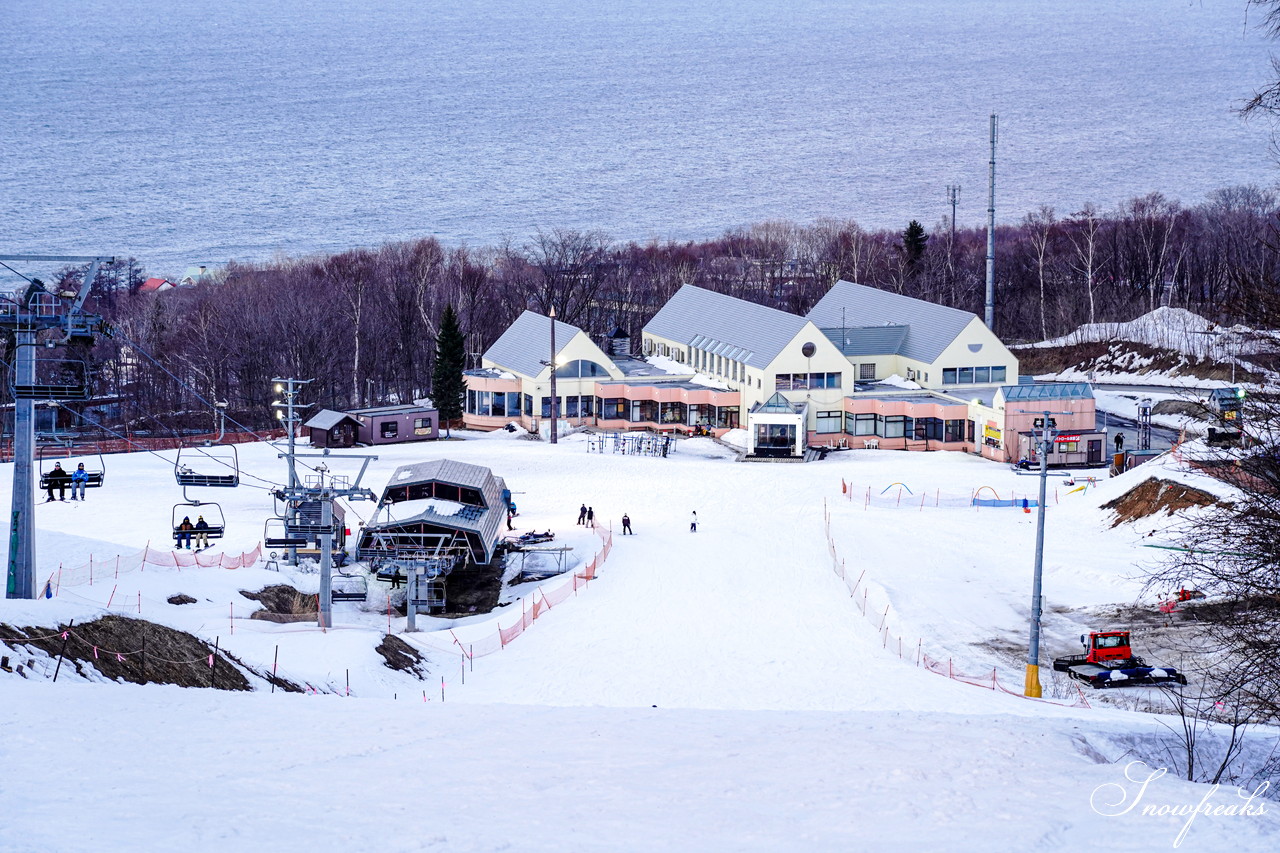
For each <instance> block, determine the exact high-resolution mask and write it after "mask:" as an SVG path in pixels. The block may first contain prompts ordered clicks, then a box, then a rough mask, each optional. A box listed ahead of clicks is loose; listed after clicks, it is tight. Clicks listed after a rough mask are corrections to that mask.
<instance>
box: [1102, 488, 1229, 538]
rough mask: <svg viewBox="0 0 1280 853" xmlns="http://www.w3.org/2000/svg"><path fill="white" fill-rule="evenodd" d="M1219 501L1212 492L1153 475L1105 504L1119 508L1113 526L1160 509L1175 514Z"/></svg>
mask: <svg viewBox="0 0 1280 853" xmlns="http://www.w3.org/2000/svg"><path fill="white" fill-rule="evenodd" d="M1218 503H1219V501H1218V499H1217V498H1216V497H1215V496H1213V495H1211V494H1209V493H1208V492H1203V491H1201V490H1200V489H1193V488H1192V487H1190V486H1184V485H1183V484H1181V483H1175V482H1173V481H1171V480H1161V479H1159V478H1158V477H1153V478H1151V479H1149V480H1144V481H1142V482H1141V483H1139V484H1138V485H1136V486H1134V487H1133V488H1132V489H1130V490H1129V491H1127V492H1125V493H1124V494H1123V495H1121V496H1120V497H1118V498H1116V499H1115V500H1113V501H1109V502H1108V503H1105V504H1103V505H1102V506H1103V509H1110V510H1114V511H1115V514H1116V519H1115V521H1113V522H1111V526H1112V527H1115V526H1117V525H1119V524H1121V523H1123V522H1126V521H1136V520H1137V519H1139V518H1146V517H1148V516H1151V515H1155V514H1156V513H1159V512H1163V513H1165V514H1166V515H1173V514H1174V513H1175V512H1177V511H1178V510H1182V509H1188V508H1190V507H1195V506H1214V505H1216V504H1218Z"/></svg>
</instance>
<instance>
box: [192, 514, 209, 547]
mask: <svg viewBox="0 0 1280 853" xmlns="http://www.w3.org/2000/svg"><path fill="white" fill-rule="evenodd" d="M195 531H196V548H197V549H200V550H203V549H204V548H208V547H209V522H207V521H205V520H204V516H203V515H202V516H200V517H199V518H197V519H196V527H195Z"/></svg>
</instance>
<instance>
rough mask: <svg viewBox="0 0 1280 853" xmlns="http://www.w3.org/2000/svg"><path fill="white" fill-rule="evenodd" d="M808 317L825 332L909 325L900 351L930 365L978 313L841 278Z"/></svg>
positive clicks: (908, 356)
mask: <svg viewBox="0 0 1280 853" xmlns="http://www.w3.org/2000/svg"><path fill="white" fill-rule="evenodd" d="M807 316H808V319H810V320H812V321H813V323H814V325H816V326H817V327H818V328H819V329H822V330H823V331H824V332H826V331H827V330H830V329H835V330H837V332H838V330H839V329H841V328H846V329H853V328H855V327H866V326H908V327H909V329H908V331H907V335H906V338H905V339H904V340H903V341H902V344H901V348H900V349H899V350H898V352H899V354H900V355H902V356H904V357H906V358H910V359H915V360H916V361H922V362H925V363H926V364H927V363H932V362H933V361H936V360H937V358H938V356H940V355H942V351H943V350H945V349H946V348H947V347H948V346H950V345H951V342H952V341H954V340H955V339H956V338H957V337H959V336H960V333H961V332H963V331H964V330H965V327H967V326H968V325H969V324H970V323H971V322H973V321H974V320H975V319H977V316H978V315H976V314H972V313H970V312H968V311H961V310H960V309H958V308H948V307H946V306H945V305H938V304H936V303H933V302H926V301H925V300H923V299H913V298H912V297H910V296H902V295H900V294H897V293H890V292H889V291H887V290H880V289H878V288H875V287H867V286H866V285H863V284H854V283H853V282H851V281H837V282H836V283H835V284H834V285H832V287H831V289H830V290H829V291H827V295H826V296H824V297H822V298H821V299H819V300H818V304H817V305H814V306H813V309H812V310H810V311H809V314H808V315H807ZM828 337H830V335H828Z"/></svg>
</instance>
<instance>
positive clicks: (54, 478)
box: [44, 462, 71, 501]
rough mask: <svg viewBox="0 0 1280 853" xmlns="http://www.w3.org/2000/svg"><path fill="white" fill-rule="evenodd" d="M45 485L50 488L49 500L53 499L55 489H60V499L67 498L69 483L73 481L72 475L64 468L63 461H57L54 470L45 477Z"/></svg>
mask: <svg viewBox="0 0 1280 853" xmlns="http://www.w3.org/2000/svg"><path fill="white" fill-rule="evenodd" d="M44 481H45V485H46V486H47V487H48V490H49V500H53V490H54V489H57V490H58V500H60V501H65V500H66V499H67V483H69V482H71V475H70V474H68V473H67V472H66V471H63V470H62V463H61V462H55V463H54V465H53V470H52V471H50V472H49V473H48V474H47V475H45V478H44Z"/></svg>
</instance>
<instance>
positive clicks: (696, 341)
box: [644, 284, 807, 368]
mask: <svg viewBox="0 0 1280 853" xmlns="http://www.w3.org/2000/svg"><path fill="white" fill-rule="evenodd" d="M806 322H807V321H806V320H805V318H804V317H801V316H798V315H796V314H788V313H787V312H786V311H779V310H778V309H776V308H769V307H768V306H765V305H757V304H756V303H754V302H748V301H746V300H745V299H738V298H736V297H733V296H726V295H724V294H723V293H716V292H715V291H713V290H706V289H704V288H701V287H695V286H694V285H692V284H686V285H684V286H683V287H681V288H680V289H679V290H677V291H676V294H675V296H672V297H671V299H670V300H669V301H668V302H667V304H666V305H664V306H662V310H660V311H659V312H658V313H657V314H655V315H654V316H653V319H652V320H650V321H649V322H648V323H647V324H646V325H645V327H644V331H645V334H647V335H654V336H656V337H659V338H666V339H667V340H669V341H676V342H678V343H681V344H686V345H688V346H693V347H697V348H699V349H704V350H707V351H708V352H710V353H712V354H714V355H719V356H723V357H725V358H729V359H733V360H734V361H741V362H743V363H744V364H746V365H748V366H750V367H755V368H765V367H768V366H769V364H770V363H772V362H773V360H774V359H775V358H777V357H778V354H779V353H780V352H782V350H783V349H784V348H785V347H786V346H787V344H789V343H791V342H792V341H794V340H795V338H796V335H798V334H800V330H801V329H803V328H804V326H805V324H806Z"/></svg>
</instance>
